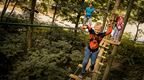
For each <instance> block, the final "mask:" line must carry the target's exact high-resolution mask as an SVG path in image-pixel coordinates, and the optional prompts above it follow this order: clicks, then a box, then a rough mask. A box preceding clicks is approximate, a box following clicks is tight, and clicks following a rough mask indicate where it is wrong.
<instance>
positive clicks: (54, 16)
mask: <svg viewBox="0 0 144 80" xmlns="http://www.w3.org/2000/svg"><path fill="white" fill-rule="evenodd" d="M57 7H58V3H56V6H55V11H54V14H53V19H52V25H53V24H54V21H55V16H56V13H57Z"/></svg>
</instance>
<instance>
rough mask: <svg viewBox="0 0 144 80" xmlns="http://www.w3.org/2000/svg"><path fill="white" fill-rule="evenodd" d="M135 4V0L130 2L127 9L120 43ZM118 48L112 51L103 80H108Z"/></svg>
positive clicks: (115, 47)
mask: <svg viewBox="0 0 144 80" xmlns="http://www.w3.org/2000/svg"><path fill="white" fill-rule="evenodd" d="M133 3H134V0H130V2H129V5H128V8H127V13H126V15H125V18H124V28H123V29H122V32H121V33H120V36H119V41H120V40H121V38H122V35H123V32H124V29H125V27H126V24H127V22H128V18H129V16H130V12H131V10H132V5H133ZM117 48H118V46H116V45H115V46H114V48H113V50H112V53H111V57H110V59H109V61H108V64H107V67H106V69H105V72H104V75H103V78H102V80H108V76H109V72H110V68H111V65H112V62H113V60H114V56H115V55H116V52H117Z"/></svg>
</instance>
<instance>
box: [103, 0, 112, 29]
mask: <svg viewBox="0 0 144 80" xmlns="http://www.w3.org/2000/svg"><path fill="white" fill-rule="evenodd" d="M110 3H111V0H109V1H108V4H107V10H106V13H105V15H104V18H103V26H102V31H103V30H104V27H105V23H106V20H107V16H108V12H109V8H110Z"/></svg>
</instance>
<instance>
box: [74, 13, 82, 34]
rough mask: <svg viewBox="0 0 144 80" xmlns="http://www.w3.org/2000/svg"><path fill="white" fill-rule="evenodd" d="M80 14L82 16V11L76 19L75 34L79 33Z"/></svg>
mask: <svg viewBox="0 0 144 80" xmlns="http://www.w3.org/2000/svg"><path fill="white" fill-rule="evenodd" d="M80 16H81V11H80V12H79V13H78V15H77V21H76V25H75V36H76V35H77V28H78V24H79V20H80Z"/></svg>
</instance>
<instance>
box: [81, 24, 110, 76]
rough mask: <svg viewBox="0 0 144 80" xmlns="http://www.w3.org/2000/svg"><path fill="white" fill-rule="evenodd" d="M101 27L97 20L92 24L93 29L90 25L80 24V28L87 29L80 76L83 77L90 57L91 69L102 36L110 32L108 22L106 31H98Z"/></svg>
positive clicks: (91, 68)
mask: <svg viewBox="0 0 144 80" xmlns="http://www.w3.org/2000/svg"><path fill="white" fill-rule="evenodd" d="M101 27H102V23H101V22H97V23H96V25H95V26H94V29H92V27H91V26H89V25H87V26H82V29H88V31H89V36H90V40H89V45H87V46H86V47H85V53H84V59H83V62H82V71H81V74H80V75H79V77H80V78H82V77H83V75H84V74H85V73H86V66H87V63H88V61H89V59H91V66H90V70H91V71H93V69H94V65H95V61H96V58H97V55H98V52H99V43H100V41H101V40H102V38H104V36H106V35H109V34H110V33H111V32H112V24H109V26H108V30H107V31H106V32H100V31H101Z"/></svg>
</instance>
